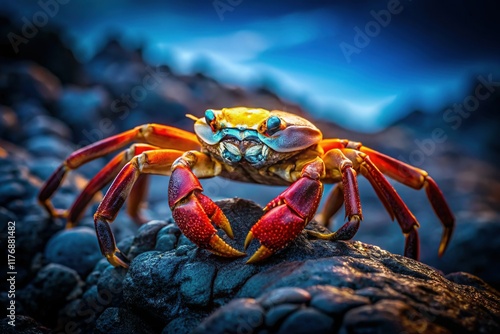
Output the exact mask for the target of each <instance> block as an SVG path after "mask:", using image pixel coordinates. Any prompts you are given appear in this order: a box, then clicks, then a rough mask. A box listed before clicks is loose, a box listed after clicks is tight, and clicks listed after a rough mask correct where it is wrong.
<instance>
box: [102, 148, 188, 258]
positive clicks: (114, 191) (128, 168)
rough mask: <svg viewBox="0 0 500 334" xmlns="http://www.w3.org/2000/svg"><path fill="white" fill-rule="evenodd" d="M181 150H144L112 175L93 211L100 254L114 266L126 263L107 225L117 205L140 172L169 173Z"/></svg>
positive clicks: (124, 197)
mask: <svg viewBox="0 0 500 334" xmlns="http://www.w3.org/2000/svg"><path fill="white" fill-rule="evenodd" d="M182 154H183V152H182V151H177V150H170V149H164V150H156V151H146V152H144V153H142V154H140V155H136V156H135V157H134V158H132V160H130V161H129V162H128V163H127V164H125V166H124V167H123V168H122V169H121V171H120V172H119V173H118V175H117V176H116V178H115V180H114V181H113V183H112V184H111V186H110V187H109V189H108V191H107V192H106V195H104V199H103V200H102V202H101V204H100V205H99V207H98V208H97V211H96V213H95V215H94V223H95V229H96V233H97V238H98V240H99V246H100V247H101V252H102V254H103V255H104V256H105V257H106V258H107V259H108V261H109V262H110V263H111V264H112V265H114V266H122V267H125V268H126V267H128V260H127V258H126V257H125V256H124V255H123V254H122V253H121V252H120V250H119V249H118V248H117V247H116V243H115V238H114V236H113V233H112V231H111V228H110V225H109V224H110V223H112V222H113V221H114V220H115V218H116V215H117V214H118V211H119V210H120V208H121V206H122V205H123V203H124V202H125V200H126V198H127V197H128V195H129V193H130V191H131V190H132V188H133V186H134V183H135V182H136V181H137V179H138V178H139V176H141V175H142V174H158V175H170V168H171V166H172V163H173V162H174V161H175V159H177V158H178V157H180V156H181V155H182Z"/></svg>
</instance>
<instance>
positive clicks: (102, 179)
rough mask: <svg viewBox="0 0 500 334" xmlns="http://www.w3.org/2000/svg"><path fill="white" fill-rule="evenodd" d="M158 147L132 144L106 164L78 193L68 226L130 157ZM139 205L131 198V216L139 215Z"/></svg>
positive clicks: (78, 216)
mask: <svg viewBox="0 0 500 334" xmlns="http://www.w3.org/2000/svg"><path fill="white" fill-rule="evenodd" d="M157 149H158V147H157V146H152V145H147V144H133V145H132V146H130V148H128V149H127V150H124V151H122V152H120V153H119V154H117V155H116V156H115V157H114V158H113V159H111V161H110V162H109V163H108V164H107V165H106V166H104V168H103V169H101V170H100V171H99V173H98V174H97V175H96V176H94V177H93V178H92V179H91V180H90V181H89V183H87V186H86V187H85V189H84V190H83V191H82V192H81V193H80V195H78V197H77V198H76V200H75V202H74V203H73V205H72V206H71V208H70V209H69V210H68V212H67V219H68V221H67V223H66V228H72V227H74V226H75V224H76V222H77V221H78V220H79V218H80V216H81V214H82V213H83V211H84V210H85V208H86V207H87V206H88V204H89V203H90V201H91V200H92V198H93V197H94V196H95V194H96V193H97V192H99V190H101V189H102V188H104V186H105V185H106V184H108V183H109V182H111V181H112V180H113V179H114V178H115V177H116V175H117V174H118V172H119V171H120V169H122V167H123V166H124V165H125V164H126V163H127V162H128V161H130V159H132V158H133V157H134V156H136V155H138V154H141V153H142V152H145V151H150V150H157ZM138 206H139V205H138V204H137V205H136V204H135V203H133V202H132V203H131V201H130V200H129V205H128V208H130V209H129V211H130V216H131V217H135V216H137V207H138ZM131 207H132V208H131Z"/></svg>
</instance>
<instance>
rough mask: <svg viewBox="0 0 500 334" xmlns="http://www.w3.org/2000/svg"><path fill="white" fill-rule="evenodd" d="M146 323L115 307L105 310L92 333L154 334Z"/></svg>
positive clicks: (152, 329)
mask: <svg viewBox="0 0 500 334" xmlns="http://www.w3.org/2000/svg"><path fill="white" fill-rule="evenodd" d="M156 332H157V331H155V330H154V328H153V327H151V326H150V325H149V324H148V323H146V322H145V321H144V320H143V319H141V317H139V316H137V315H135V314H133V313H132V312H130V311H128V310H126V309H123V308H117V307H109V308H107V309H106V310H105V311H104V312H103V313H102V314H101V316H100V317H99V319H97V322H96V330H95V331H94V333H96V334H97V333H102V334H105V333H106V334H122V333H144V334H147V333H156Z"/></svg>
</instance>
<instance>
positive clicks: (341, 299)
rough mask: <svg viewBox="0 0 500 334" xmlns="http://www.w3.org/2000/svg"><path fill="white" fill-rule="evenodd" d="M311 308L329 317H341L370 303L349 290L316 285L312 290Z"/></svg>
mask: <svg viewBox="0 0 500 334" xmlns="http://www.w3.org/2000/svg"><path fill="white" fill-rule="evenodd" d="M310 290H312V291H311V293H312V295H313V298H312V300H311V306H312V307H314V308H316V309H318V310H319V311H321V312H323V313H326V314H329V315H341V314H343V313H345V312H347V311H348V310H349V309H351V308H355V307H359V306H363V305H366V304H369V303H370V300H369V299H368V298H366V297H364V296H359V295H357V294H356V292H355V291H354V290H352V289H349V288H337V287H334V286H324V285H318V286H316V287H314V288H312V289H310Z"/></svg>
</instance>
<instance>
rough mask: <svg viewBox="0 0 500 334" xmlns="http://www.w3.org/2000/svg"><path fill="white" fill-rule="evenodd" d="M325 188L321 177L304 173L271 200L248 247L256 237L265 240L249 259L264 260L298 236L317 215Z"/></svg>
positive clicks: (251, 232) (246, 242)
mask: <svg viewBox="0 0 500 334" xmlns="http://www.w3.org/2000/svg"><path fill="white" fill-rule="evenodd" d="M322 192H323V185H322V184H321V182H320V181H319V180H317V179H313V178H310V177H308V176H304V177H301V178H300V179H298V180H297V181H295V182H294V183H293V184H292V185H291V186H290V187H289V188H288V189H286V190H285V191H284V192H282V193H281V194H280V195H279V196H278V197H277V198H276V199H274V200H272V201H271V202H269V204H268V205H267V206H266V207H265V208H264V212H266V213H265V214H264V216H262V218H261V219H259V221H258V222H257V223H256V224H255V225H254V226H253V227H252V228H251V229H250V232H248V234H247V237H246V239H245V249H247V247H248V246H249V245H250V242H251V241H252V240H253V238H256V239H257V240H259V241H260V243H261V246H260V247H259V249H258V250H257V251H256V252H255V253H254V254H253V255H252V257H250V259H249V260H248V261H247V263H255V262H259V261H261V260H264V259H266V258H267V257H269V256H271V255H272V254H274V253H275V252H277V251H279V250H280V249H283V248H285V247H286V246H287V245H288V244H289V243H290V242H292V241H293V240H295V239H296V238H297V236H298V235H299V234H300V233H301V232H302V230H303V229H304V227H305V226H306V225H307V223H308V222H309V221H310V220H311V219H312V218H313V217H314V214H315V212H316V210H317V208H318V205H319V202H320V200H321V194H322Z"/></svg>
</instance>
